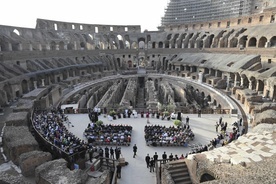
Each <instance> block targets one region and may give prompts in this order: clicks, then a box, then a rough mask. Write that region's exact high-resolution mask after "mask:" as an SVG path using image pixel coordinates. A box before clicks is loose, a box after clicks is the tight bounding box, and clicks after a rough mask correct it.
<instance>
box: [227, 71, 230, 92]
mask: <svg viewBox="0 0 276 184" xmlns="http://www.w3.org/2000/svg"><path fill="white" fill-rule="evenodd" d="M226 80H227V81H226V84H227V87H226V91H229V88H230V74H228V75H227V79H226Z"/></svg>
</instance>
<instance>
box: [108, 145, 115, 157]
mask: <svg viewBox="0 0 276 184" xmlns="http://www.w3.org/2000/svg"><path fill="white" fill-rule="evenodd" d="M109 151H110V158H111V159H114V149H113V148H112V147H110V149H109Z"/></svg>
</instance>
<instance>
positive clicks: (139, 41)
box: [138, 38, 146, 49]
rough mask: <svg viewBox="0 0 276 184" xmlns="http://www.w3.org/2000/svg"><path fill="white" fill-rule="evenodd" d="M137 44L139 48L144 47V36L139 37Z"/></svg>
mask: <svg viewBox="0 0 276 184" xmlns="http://www.w3.org/2000/svg"><path fill="white" fill-rule="evenodd" d="M138 45H139V49H145V46H146V45H145V39H144V38H139V39H138Z"/></svg>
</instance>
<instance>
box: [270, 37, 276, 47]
mask: <svg viewBox="0 0 276 184" xmlns="http://www.w3.org/2000/svg"><path fill="white" fill-rule="evenodd" d="M270 47H276V36H273V37H272V38H271V39H270Z"/></svg>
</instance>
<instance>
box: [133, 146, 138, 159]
mask: <svg viewBox="0 0 276 184" xmlns="http://www.w3.org/2000/svg"><path fill="white" fill-rule="evenodd" d="M136 153H137V146H136V144H134V146H133V158H135V156H136Z"/></svg>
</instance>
